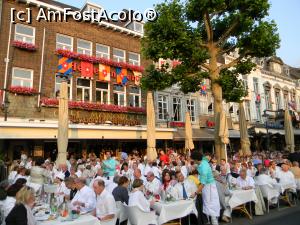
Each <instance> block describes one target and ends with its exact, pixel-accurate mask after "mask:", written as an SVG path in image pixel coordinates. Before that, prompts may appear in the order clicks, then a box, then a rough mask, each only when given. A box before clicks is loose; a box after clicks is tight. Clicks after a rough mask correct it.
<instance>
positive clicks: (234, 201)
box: [228, 189, 258, 209]
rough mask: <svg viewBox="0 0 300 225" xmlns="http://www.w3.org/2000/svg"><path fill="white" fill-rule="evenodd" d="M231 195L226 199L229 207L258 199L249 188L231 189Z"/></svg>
mask: <svg viewBox="0 0 300 225" xmlns="http://www.w3.org/2000/svg"><path fill="white" fill-rule="evenodd" d="M230 192H231V194H232V196H231V197H230V199H229V201H228V205H229V206H230V208H231V209H233V208H235V207H237V206H240V205H243V204H245V203H247V202H255V203H257V201H258V199H257V196H256V194H255V191H254V189H251V190H231V191H230Z"/></svg>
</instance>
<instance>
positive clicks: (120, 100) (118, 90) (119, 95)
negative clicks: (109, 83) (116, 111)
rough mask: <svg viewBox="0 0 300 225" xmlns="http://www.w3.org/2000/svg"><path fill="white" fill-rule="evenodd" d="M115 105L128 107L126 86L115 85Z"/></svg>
mask: <svg viewBox="0 0 300 225" xmlns="http://www.w3.org/2000/svg"><path fill="white" fill-rule="evenodd" d="M114 104H115V105H119V106H126V96H125V86H122V85H118V84H114Z"/></svg>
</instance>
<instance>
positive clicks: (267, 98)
mask: <svg viewBox="0 0 300 225" xmlns="http://www.w3.org/2000/svg"><path fill="white" fill-rule="evenodd" d="M265 102H266V109H267V110H268V109H272V104H271V92H270V89H268V88H266V89H265Z"/></svg>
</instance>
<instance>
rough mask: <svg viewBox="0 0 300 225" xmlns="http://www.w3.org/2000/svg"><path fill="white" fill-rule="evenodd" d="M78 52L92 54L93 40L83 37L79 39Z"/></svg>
mask: <svg viewBox="0 0 300 225" xmlns="http://www.w3.org/2000/svg"><path fill="white" fill-rule="evenodd" d="M77 53H80V54H84V55H92V53H93V51H92V42H90V41H85V40H82V39H78V40H77Z"/></svg>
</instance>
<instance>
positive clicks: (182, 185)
mask: <svg viewBox="0 0 300 225" xmlns="http://www.w3.org/2000/svg"><path fill="white" fill-rule="evenodd" d="M176 178H177V181H178V183H177V184H176V185H175V186H174V189H175V192H176V199H188V198H194V197H195V196H196V195H197V191H198V189H197V186H196V185H195V183H193V182H192V181H191V180H189V179H184V176H183V174H182V173H181V171H177V172H176Z"/></svg>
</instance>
